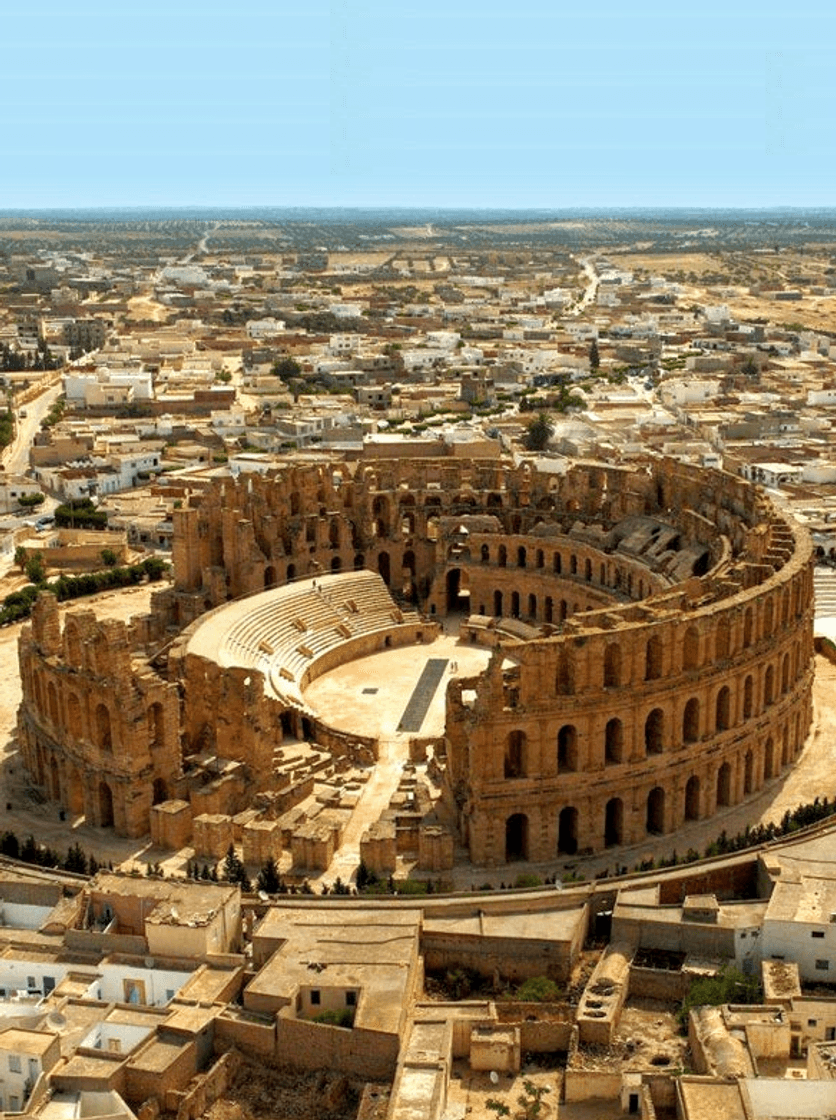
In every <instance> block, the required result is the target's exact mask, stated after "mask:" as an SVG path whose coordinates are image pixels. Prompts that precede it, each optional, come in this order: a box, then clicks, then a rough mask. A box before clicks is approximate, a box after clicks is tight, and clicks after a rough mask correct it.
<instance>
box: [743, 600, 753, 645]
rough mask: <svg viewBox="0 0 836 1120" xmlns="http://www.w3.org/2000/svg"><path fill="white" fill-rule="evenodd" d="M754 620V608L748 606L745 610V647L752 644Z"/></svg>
mask: <svg viewBox="0 0 836 1120" xmlns="http://www.w3.org/2000/svg"><path fill="white" fill-rule="evenodd" d="M752 632H753V620H752V608H751V607H747V608H746V610H745V611H744V612H743V648H744V649H748V648H749V646H750V645H751V644H752Z"/></svg>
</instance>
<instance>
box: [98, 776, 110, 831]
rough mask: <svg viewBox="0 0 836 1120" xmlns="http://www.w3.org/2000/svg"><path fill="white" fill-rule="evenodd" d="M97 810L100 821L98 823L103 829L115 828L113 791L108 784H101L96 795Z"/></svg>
mask: <svg viewBox="0 0 836 1120" xmlns="http://www.w3.org/2000/svg"><path fill="white" fill-rule="evenodd" d="M96 809H97V814H96V815H97V817H98V820H97V821H96V823H97V824H98V825H99V826H100V827H101V828H112V827H113V791H112V790H111V788H110V786H109V785H108V784H107V782H99V788H98V790H97V793H96Z"/></svg>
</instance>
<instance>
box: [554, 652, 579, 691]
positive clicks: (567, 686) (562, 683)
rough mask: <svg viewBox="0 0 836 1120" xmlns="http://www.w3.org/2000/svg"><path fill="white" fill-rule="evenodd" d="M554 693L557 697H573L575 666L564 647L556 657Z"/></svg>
mask: <svg viewBox="0 0 836 1120" xmlns="http://www.w3.org/2000/svg"><path fill="white" fill-rule="evenodd" d="M555 692H556V693H557V695H558V696H574V695H575V666H574V662H573V661H572V655H571V653H570V652H569V650H568V649H566V648H565V647H564V648H563V649H561V650H560V652H559V653H558V655H557V680H556V681H555Z"/></svg>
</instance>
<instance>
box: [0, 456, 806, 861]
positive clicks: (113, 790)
mask: <svg viewBox="0 0 836 1120" xmlns="http://www.w3.org/2000/svg"><path fill="white" fill-rule="evenodd" d="M20 665H21V678H22V687H23V701H22V704H21V708H20V714H19V723H18V727H19V739H20V743H21V748H22V752H23V757H24V761H25V764H26V766H27V768H28V770H29V771H30V773H31V775H32V776H33V778H34V780H35V781H36V782H38V783H39V784H40V785H42V786H43V787H44V788H45V789H46V791H47V793H48V794H49V795H50V796H51V797H52V798H54V799H55V800H56V801H59V802H60V803H61V804H62V806H63V807H64V808H65V809H66V810H67V811H68V812H69V813H71V814H74V815H78V814H82V813H83V814H84V815H85V816H86V818H87V820H88V821H89V822H92V823H94V824H100V825H105V826H113V827H115V828H116V830H117V831H118V832H120V833H121V834H123V835H129V836H141V835H144V834H145V833H146V832H148V830H149V828H150V830H151V833H152V837H153V838H154V840H155V841H156V842H158V843H160V844H163V845H164V846H168V847H183V846H186V845H187V844H192V845H193V846H194V848H195V850H196V851H197V852H198V853H201V852H202V853H204V854H208V855H215V854H217V855H218V856H220V855H223V853H224V851H225V850H226V847H227V845H228V843H229V842H231V841H232V840H235V841H236V842H238V841H240V842H241V844H242V846H243V853H244V858H245V861H247V862H253V863H256V862H262V860H263V858H264V857H265V855H276V854H277V853H278V854H281V853H282V852H285V853H286V852H288V851H291V852H292V859H293V865H294V867H297V868H299V869H304V868H320V869H324V866H327V865H328V863H330V861H331V860H332V859H333V858H334V857H335V856H336V855H338V853H339V852H340V850H341V849H342V847H343V845H344V844H347V843H348V839H347V838H348V837H349V836H350V834H351V825H350V821H351V816H352V809H353V807H356V805H357V804H358V801H359V802H362V803H363V805H364V811H365V813H366V814H367V816H368V814H369V812H370V811H372V810H374V812H373V814H372V817H373V819H371V821H370V822H369V821H367V827H365V828H364V831H363V835H362V837H360V839H359V852H360V854H362V855H363V858H364V859H365V860H366V862H367V863H368V864H369V866H373V867H380V868H381V869H382V870H386V869H387V868H392V864H393V861H394V859H395V857H396V856H402V857H403V856H409V855H413V856H414V860H413V862H414V863H416V864H417V866H418V868H419V869H425V870H430V871H437V870H443V869H444V868H445V867H448V866H451V865H452V860H453V858H454V850H455V848H456V847H457V846H458V847H461V846H464V847H465V848H466V849H467V852H468V855H469V858H470V860H471V861H472V862H473V863H475V864H479V865H485V866H499V865H501V864H504V863H507V862H515V861H519V860H531V861H537V862H547V861H549V860H555V859H558V858H564V857H570V856H575V855H578V854H584V853H587V852H596V851H600V850H602V849H603V848H605V847H610V846H614V845H620V844H632V843H636V842H639V841H641V840H642V839H643V838H645V837H646V836H648V835H653V834H659V833H667V832H672V831H674V830H675V829H676V828H677V827H678V826H680V825H681V824H682V823H683V822H686V821H695V820H702V819H704V818H708V817H711V816H712V815H713V814H715V813H716V812H718V811H719V810H721V809H722V808H724V807H725V806H730V805H734V804H738V803H739V802H741V801H743V800H745V799H746V798H747V797H749V796H750V795H754V794H755V793H756V792H757V791H758V790H760V789H761V788H762V787H763V785H764V784H765V783H768V782H770V781H773V780H776V779H777V778H778V777H779V776H780V774H781V772H782V771H783V770H784V769H785V768H786V767H788V766H791V765H792V764H793V761H794V760H795V758H796V757H797V755H798V753H799V752H800V750H801V748H802V746H803V744H804V741H805V738H806V735H807V732H808V728H809V726H810V720H811V691H812V682H813V581H812V548H811V544H810V541H809V538H808V536H807V534H806V533H805V532H804V531H803V530H802V529H800V528H799V527H798V526H797V525H795V524H794V523H793V522H792V521H790V520H789V519H787V518H785V517H784V516H783V515H782V513H781V512H780V510H779V509H777V508H776V507H775V506H774V505H773V504H772V503H771V502H770V501H769V500H768V499H767V498H766V497H765V496H764V494H763V493H762V492H760V491H759V490H757V489H755V488H753V487H752V486H751V485H749V484H748V483H746V482H744V481H743V480H741V479H739V478H736V477H733V476H730V475H726V474H723V473H721V472H717V471H707V470H700V469H697V468H695V467H692V466H687V465H684V464H680V463H674V462H671V461H668V460H656V459H653V460H647V461H644V462H641V463H638V464H632V465H631V466H630V467H613V466H606V465H603V464H600V463H581V464H578V465H576V466H574V467H572V468H571V469H569V470H568V471H566V472H565V473H552V472H550V471H545V470H543V471H537V470H535V469H534V468H533V467H532V466H531V465H530V464H527V463H523V464H521V465H520V466H517V467H511V466H508V465H501V464H498V463H496V462H487V461H485V462H481V461H470V460H461V461H459V460H450V459H428V460H414V461H409V460H406V461H388V460H387V461H383V460H381V461H376V462H368V461H363V462H359V463H352V464H348V463H344V462H330V461H323V462H320V463H316V464H306V465H297V464H291V465H288V466H287V467H286V468H284V469H282V470H281V471H277V472H276V473H275V475H268V476H264V477H261V476H246V477H244V478H241V479H239V480H238V481H234V482H233V481H229V480H227V481H224V482H218V483H215V484H213V485H212V486H211V487H210V488H209V489H207V490H206V491H204V492H202V493H201V494H193V495H192V496H191V497H190V498H189V500H188V501H187V502H184V508H182V509H178V510H175V512H174V584H173V587H171V588H168V589H166V590H164V591H160V592H158V593H157V594H156V595H155V596H154V598H153V601H152V610H151V613H150V614H149V615H147V616H143V617H140V618H137V619H134V620H132V621H131V622H130V623H129V624H124V623H120V622H116V621H103V622H100V621H98V620H97V619H96V617H95V614H94V613H93V611H91V610H83V609H82V610H73V611H71V612H68V613H67V614H66V615H65V618H64V622H63V626H62V623H61V619H60V616H59V612H58V608H57V604H55V602H54V600H53V599H52V598H51V597H50V596H41V598H40V599H39V601H38V604H37V605H36V609H35V612H34V614H33V618H32V622H31V624H30V625H28V626H26V627H25V628H24V630H23V632H22V635H21V640H20ZM387 665H388V666H389V667H388V668H387ZM340 674H342V676H341V677H340V676H339V675H340ZM399 682H400V683H399ZM331 686H333V687H332V688H331V691H332V693H333V696H334V697H335V698H336V699H335V700H334V701H333V702H332V703H331V704H330V705H328V704H325V703H324V700H323V702H322V703H320V702H319V700H318V699H317V698H320V699H321V698H323V697H325V696H326V695H327V694H328V693H329V687H331ZM363 686H365V687H363ZM341 689H342V691H341ZM352 689H353V690H354V692H352ZM398 689H400V691H398ZM375 690H376V691H375ZM355 695H356V700H355V699H353V698H352V697H353V696H355ZM364 696H365V697H366V699H365V700H363V697H364ZM369 696H373V697H374V699H372V700H369V699H368V697H369ZM364 704H366V705H367V706H366V707H364ZM384 717H385V718H384ZM393 751H394V752H395V755H396V756H397V758H399V759H400V761H401V765H400V770H399V771H398V773H397V774H396V776H395V777H394V778H393V779H392V784H391V788H384V786H385V783H383V785H381V782H382V781H383V779H382V778H379V779H376V782H377V791H376V793H375V794H374V795H372V793H371V792H370V788H371V786H372V785H373V783H372V782H371V781H369V780H368V776H369V775H370V774H374V773H375V772H376V771H379V770H381V768H382V763H383V762H384V761H386V762H387V763H391V762H392V761H393V753H392V752H393ZM398 752H400V754H399V755H398ZM396 761H397V759H396ZM390 769H391V767H390ZM395 769H396V770H397V767H396V768H395ZM358 773H362V774H365V776H366V778H365V787H364V785H363V779H359V780H358V779H357V774H358ZM320 782H323V783H325V786H324V787H323V786H321V785H320ZM323 788H327V789H330V790H331V791H333V793H332V794H327V795H326V794H323V792H322V790H323ZM317 791H318V792H317ZM374 797H377V798H378V801H375V800H374ZM378 810H379V811H378ZM329 837H330V839H329ZM352 850H353V851H355V864H356V851H357V850H358V849H357V845H356V844H355V847H354V848H353V849H352ZM348 871H349V873H350V868H348Z"/></svg>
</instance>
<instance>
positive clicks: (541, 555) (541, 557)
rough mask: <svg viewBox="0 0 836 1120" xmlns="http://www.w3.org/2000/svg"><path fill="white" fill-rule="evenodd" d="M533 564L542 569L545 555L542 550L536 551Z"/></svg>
mask: <svg viewBox="0 0 836 1120" xmlns="http://www.w3.org/2000/svg"><path fill="white" fill-rule="evenodd" d="M535 562H536V564H537V567H538V568H542V567H544V566H545V563H546V554H545V553H544V552H543V550H542V548H538V549H537V556H536V561H535Z"/></svg>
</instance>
